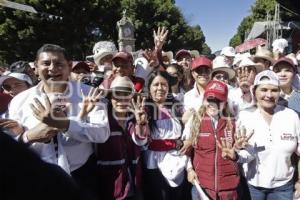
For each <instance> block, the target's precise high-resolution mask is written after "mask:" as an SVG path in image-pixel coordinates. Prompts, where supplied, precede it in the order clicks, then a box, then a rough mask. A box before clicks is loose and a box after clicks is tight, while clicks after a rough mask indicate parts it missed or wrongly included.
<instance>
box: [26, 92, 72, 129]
mask: <svg viewBox="0 0 300 200" xmlns="http://www.w3.org/2000/svg"><path fill="white" fill-rule="evenodd" d="M33 100H34V104H33V103H31V104H30V107H31V109H32V111H33V116H34V117H35V118H36V119H38V120H39V121H41V122H43V123H44V124H46V125H48V126H50V127H54V128H57V129H62V130H67V129H68V128H69V120H68V119H67V115H66V112H65V111H66V110H65V109H63V108H62V107H59V106H58V107H56V106H55V105H54V106H52V104H51V103H50V100H49V98H48V96H47V95H44V100H45V106H44V105H43V104H42V103H41V102H40V101H39V100H38V99H37V98H34V99H33ZM64 107H66V105H65V106H64Z"/></svg>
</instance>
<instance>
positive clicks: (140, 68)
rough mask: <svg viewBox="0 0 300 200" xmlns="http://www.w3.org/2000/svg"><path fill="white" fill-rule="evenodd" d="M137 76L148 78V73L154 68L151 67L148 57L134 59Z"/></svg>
mask: <svg viewBox="0 0 300 200" xmlns="http://www.w3.org/2000/svg"><path fill="white" fill-rule="evenodd" d="M134 66H135V76H138V77H140V78H143V79H144V80H146V79H147V77H148V75H149V74H150V73H151V72H152V70H153V68H152V67H149V62H148V60H147V59H146V58H144V57H140V58H137V59H136V60H135V61H134Z"/></svg>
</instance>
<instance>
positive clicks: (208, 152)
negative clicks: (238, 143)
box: [193, 116, 239, 192]
mask: <svg viewBox="0 0 300 200" xmlns="http://www.w3.org/2000/svg"><path fill="white" fill-rule="evenodd" d="M232 124H233V126H234V122H232ZM225 127H226V119H223V118H221V119H219V121H218V125H217V129H216V130H214V127H213V124H212V121H211V119H210V117H208V116H206V117H205V118H204V119H203V120H202V124H201V129H200V133H199V137H198V141H197V145H196V147H195V148H194V154H193V167H194V169H195V172H196V174H197V176H198V179H199V182H200V185H201V186H202V187H204V188H208V189H210V190H213V191H215V192H219V191H223V190H232V189H235V188H236V187H237V185H238V183H239V170H238V165H237V163H236V162H235V161H232V160H229V159H228V160H225V159H223V158H222V156H221V150H220V149H219V148H218V147H217V143H216V138H217V139H218V141H221V140H220V138H221V137H225V131H224V129H225ZM234 131H235V126H234V127H233V131H232V132H231V133H228V134H227V137H231V138H232V142H233V143H234V136H233V135H234Z"/></svg>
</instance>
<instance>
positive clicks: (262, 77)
mask: <svg viewBox="0 0 300 200" xmlns="http://www.w3.org/2000/svg"><path fill="white" fill-rule="evenodd" d="M261 84H270V85H274V86H278V87H279V78H278V76H277V74H276V73H275V72H273V71H271V70H264V71H262V72H260V73H258V74H257V75H256V76H255V79H254V84H253V85H254V86H256V85H261Z"/></svg>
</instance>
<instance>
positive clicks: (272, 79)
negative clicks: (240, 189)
mask: <svg viewBox="0 0 300 200" xmlns="http://www.w3.org/2000/svg"><path fill="white" fill-rule="evenodd" d="M279 92H280V88H279V78H278V76H277V75H276V74H275V73H274V72H273V71H269V70H265V71H262V72H260V73H259V74H257V76H256V77H255V81H254V89H253V93H254V96H255V99H256V105H257V106H256V107H254V108H249V109H246V110H243V111H241V112H240V114H239V122H238V124H239V125H240V128H241V127H244V128H245V129H246V132H247V134H250V133H251V132H254V134H253V136H252V137H251V138H250V140H249V146H248V147H247V148H245V149H243V150H241V151H239V152H238V154H239V162H241V163H245V164H244V165H243V166H244V167H245V168H244V169H245V177H246V179H247V182H248V185H249V190H250V195H251V198H252V199H267V200H268V199H284V200H288V199H293V187H294V185H293V180H292V179H293V176H294V171H295V167H296V166H295V164H294V163H292V162H291V156H292V154H293V153H294V152H296V153H297V154H299V148H298V149H297V146H299V139H297V138H299V133H300V126H299V118H298V115H297V114H296V113H295V112H294V111H293V110H291V109H289V108H285V107H283V106H280V105H278V99H279ZM295 187H296V188H297V187H298V188H299V182H296V185H295ZM297 190H298V189H297ZM297 192H299V191H297Z"/></svg>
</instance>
